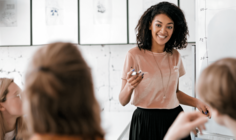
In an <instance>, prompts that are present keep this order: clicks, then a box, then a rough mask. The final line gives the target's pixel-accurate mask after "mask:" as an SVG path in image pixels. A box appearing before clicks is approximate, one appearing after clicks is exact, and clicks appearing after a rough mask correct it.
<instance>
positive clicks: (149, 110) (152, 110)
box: [137, 105, 183, 112]
mask: <svg viewBox="0 0 236 140" xmlns="http://www.w3.org/2000/svg"><path fill="white" fill-rule="evenodd" d="M137 110H140V111H145V112H172V111H176V110H183V109H182V107H181V106H180V105H179V106H177V107H175V108H171V109H146V108H140V107H137Z"/></svg>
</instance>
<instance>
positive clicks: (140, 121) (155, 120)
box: [129, 106, 191, 140]
mask: <svg viewBox="0 0 236 140" xmlns="http://www.w3.org/2000/svg"><path fill="white" fill-rule="evenodd" d="M182 111H183V109H182V107H181V106H178V107H176V108H174V109H143V108H137V109H136V110H135V111H134V113H133V116H132V121H131V125H130V134H129V140H163V138H164V137H165V134H166V133H167V131H168V129H169V127H170V126H171V125H172V123H173V122H174V121H175V119H176V117H177V116H178V114H179V113H180V112H182ZM183 140H191V137H190V135H189V136H188V137H186V138H184V139H183Z"/></svg>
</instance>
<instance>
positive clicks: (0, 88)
mask: <svg viewBox="0 0 236 140" xmlns="http://www.w3.org/2000/svg"><path fill="white" fill-rule="evenodd" d="M12 82H14V81H13V79H8V78H0V102H4V100H3V99H4V98H5V97H6V95H7V93H8V87H9V85H10V84H11V83H12ZM3 122H4V119H3V116H2V113H1V111H0V139H1V140H3V139H4V136H5V133H6V130H5V127H4V123H3ZM23 128H24V125H23V119H22V117H19V118H17V120H16V124H15V130H17V131H15V132H16V139H22V131H23Z"/></svg>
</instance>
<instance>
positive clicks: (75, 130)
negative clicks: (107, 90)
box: [23, 43, 104, 140]
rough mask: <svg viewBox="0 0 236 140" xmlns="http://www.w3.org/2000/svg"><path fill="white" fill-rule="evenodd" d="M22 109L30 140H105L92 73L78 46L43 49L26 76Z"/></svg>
mask: <svg viewBox="0 0 236 140" xmlns="http://www.w3.org/2000/svg"><path fill="white" fill-rule="evenodd" d="M23 101H24V103H23V108H24V112H25V113H26V114H27V116H26V118H27V121H28V123H27V126H28V129H29V133H30V134H29V135H31V138H30V139H31V140H85V139H86V140H103V139H104V132H103V130H102V128H101V125H100V123H101V119H100V107H99V104H98V102H97V100H96V99H95V95H94V88H93V82H92V77H91V69H90V68H89V66H88V65H87V63H86V62H85V60H84V59H83V57H82V55H81V53H80V51H79V50H78V48H77V46H75V45H73V44H70V43H53V44H49V45H47V46H44V47H42V48H40V49H39V50H38V51H36V53H35V54H34V56H33V59H32V62H31V63H30V65H29V69H28V71H27V73H26V82H25V91H24V96H23Z"/></svg>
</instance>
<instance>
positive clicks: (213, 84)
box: [165, 58, 236, 140]
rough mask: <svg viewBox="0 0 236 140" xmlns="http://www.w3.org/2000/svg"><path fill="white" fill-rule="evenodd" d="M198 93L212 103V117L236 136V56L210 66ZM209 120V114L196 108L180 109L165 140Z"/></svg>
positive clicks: (202, 78)
mask: <svg viewBox="0 0 236 140" xmlns="http://www.w3.org/2000/svg"><path fill="white" fill-rule="evenodd" d="M197 93H198V95H199V98H200V99H201V100H202V101H203V102H204V103H205V104H206V105H208V106H209V109H210V110H211V114H212V117H213V119H214V120H215V121H216V122H217V123H218V124H220V125H223V126H225V127H227V128H229V129H230V130H231V132H232V133H233V134H234V137H235V138H236V59H235V58H225V59H221V60H218V61H216V62H215V63H213V64H211V65H210V66H208V67H207V68H206V69H205V70H204V71H203V72H202V74H201V76H200V78H199V80H198V82H197ZM206 121H207V118H206V117H205V116H202V115H200V114H199V113H197V112H191V113H181V114H180V115H179V116H178V118H177V120H176V121H175V122H174V124H173V125H172V126H171V128H170V129H169V130H168V133H167V134H166V137H165V140H178V139H181V138H183V137H185V136H187V135H188V134H189V132H190V131H191V130H194V129H195V128H196V127H198V128H199V129H200V131H201V130H202V129H205V126H204V123H205V122H206ZM195 133H196V132H195Z"/></svg>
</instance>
